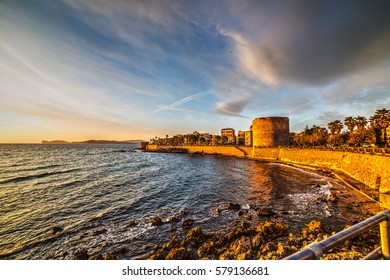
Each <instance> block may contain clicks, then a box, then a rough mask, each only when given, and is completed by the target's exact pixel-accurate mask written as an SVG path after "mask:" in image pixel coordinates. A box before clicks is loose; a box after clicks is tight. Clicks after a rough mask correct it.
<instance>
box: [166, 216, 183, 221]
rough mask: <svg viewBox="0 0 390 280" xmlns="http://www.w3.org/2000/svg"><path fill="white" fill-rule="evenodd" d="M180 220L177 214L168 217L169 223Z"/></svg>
mask: <svg viewBox="0 0 390 280" xmlns="http://www.w3.org/2000/svg"><path fill="white" fill-rule="evenodd" d="M179 221H180V218H178V217H176V216H171V217H168V219H167V221H166V222H167V223H177V222H179Z"/></svg>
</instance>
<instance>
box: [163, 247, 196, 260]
mask: <svg viewBox="0 0 390 280" xmlns="http://www.w3.org/2000/svg"><path fill="white" fill-rule="evenodd" d="M165 259H166V260H188V259H191V253H190V252H189V251H188V250H187V249H186V248H183V247H180V248H173V249H172V250H171V251H170V252H169V253H168V255H167V256H166V258H165Z"/></svg>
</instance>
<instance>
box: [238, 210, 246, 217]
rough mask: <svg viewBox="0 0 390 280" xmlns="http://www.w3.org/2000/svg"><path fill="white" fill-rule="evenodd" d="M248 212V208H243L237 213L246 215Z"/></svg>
mask: <svg viewBox="0 0 390 280" xmlns="http://www.w3.org/2000/svg"><path fill="white" fill-rule="evenodd" d="M246 214H248V210H246V209H242V210H240V211H238V212H237V215H238V216H240V217H241V216H243V215H246Z"/></svg>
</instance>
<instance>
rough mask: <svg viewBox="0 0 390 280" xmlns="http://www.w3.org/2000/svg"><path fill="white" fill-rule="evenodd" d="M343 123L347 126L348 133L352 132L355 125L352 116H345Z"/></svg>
mask: <svg viewBox="0 0 390 280" xmlns="http://www.w3.org/2000/svg"><path fill="white" fill-rule="evenodd" d="M344 124H345V126H346V127H348V130H349V134H352V132H353V130H354V128H355V126H356V121H355V119H354V118H353V117H346V118H345V119H344Z"/></svg>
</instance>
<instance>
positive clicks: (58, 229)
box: [51, 226, 64, 233]
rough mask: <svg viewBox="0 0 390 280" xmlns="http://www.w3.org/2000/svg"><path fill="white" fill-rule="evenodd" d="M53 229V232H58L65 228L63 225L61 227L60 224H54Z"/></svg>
mask: <svg viewBox="0 0 390 280" xmlns="http://www.w3.org/2000/svg"><path fill="white" fill-rule="evenodd" d="M51 230H52V232H53V233H58V232H61V231H63V230H64V229H63V228H62V227H59V226H54V227H53V228H52V229H51Z"/></svg>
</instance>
